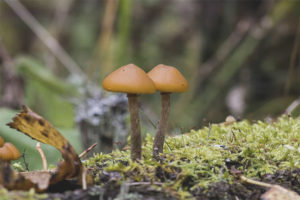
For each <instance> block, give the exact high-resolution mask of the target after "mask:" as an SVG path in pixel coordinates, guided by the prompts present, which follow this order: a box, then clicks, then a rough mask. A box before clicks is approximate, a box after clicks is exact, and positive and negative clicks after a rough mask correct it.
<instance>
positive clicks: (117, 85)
mask: <svg viewBox="0 0 300 200" xmlns="http://www.w3.org/2000/svg"><path fill="white" fill-rule="evenodd" d="M102 87H103V88H104V89H105V90H108V91H110V92H124V93H127V97H128V104H129V113H130V122H131V159H132V160H136V159H141V152H142V149H141V148H142V147H141V143H142V139H141V128H140V120H139V108H138V99H137V96H138V94H151V93H154V92H155V91H156V89H155V85H154V83H153V81H152V80H151V79H150V78H149V77H148V75H147V74H146V73H145V72H144V70H142V69H141V68H139V67H137V66H136V65H134V64H128V65H125V66H123V67H120V68H119V69H117V70H115V71H113V72H112V73H111V74H109V75H108V76H107V77H106V78H105V79H104V80H103V82H102Z"/></svg>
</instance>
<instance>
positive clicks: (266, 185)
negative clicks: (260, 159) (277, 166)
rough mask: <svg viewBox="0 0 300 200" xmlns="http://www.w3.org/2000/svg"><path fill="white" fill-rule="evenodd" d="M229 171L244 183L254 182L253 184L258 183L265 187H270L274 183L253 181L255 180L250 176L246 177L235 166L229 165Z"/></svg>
mask: <svg viewBox="0 0 300 200" xmlns="http://www.w3.org/2000/svg"><path fill="white" fill-rule="evenodd" d="M230 172H231V173H232V174H233V175H234V176H235V177H237V178H239V179H240V180H241V181H244V182H246V183H250V184H254V185H258V186H262V187H267V188H271V187H272V186H274V185H272V184H269V183H264V182H261V181H255V180H252V179H250V178H247V177H245V176H243V175H242V172H241V171H239V170H236V169H235V166H232V167H231V169H230Z"/></svg>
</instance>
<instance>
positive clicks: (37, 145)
mask: <svg viewBox="0 0 300 200" xmlns="http://www.w3.org/2000/svg"><path fill="white" fill-rule="evenodd" d="M36 150H37V151H38V152H39V153H40V156H41V158H42V161H43V169H44V171H47V169H48V166H47V159H46V156H45V154H44V152H43V150H42V148H41V144H40V143H39V142H38V143H36Z"/></svg>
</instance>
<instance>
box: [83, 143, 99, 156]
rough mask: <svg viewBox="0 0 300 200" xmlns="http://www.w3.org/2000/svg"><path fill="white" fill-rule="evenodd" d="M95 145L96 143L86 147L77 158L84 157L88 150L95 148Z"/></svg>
mask: <svg viewBox="0 0 300 200" xmlns="http://www.w3.org/2000/svg"><path fill="white" fill-rule="evenodd" d="M96 145H97V143H95V144H93V145H92V146H90V147H89V148H87V149H86V150H84V151H83V152H82V153H81V154H80V155H79V158H82V157H84V156H85V155H86V154H87V153H88V152H89V151H90V150H92V149H93V148H95V146H96Z"/></svg>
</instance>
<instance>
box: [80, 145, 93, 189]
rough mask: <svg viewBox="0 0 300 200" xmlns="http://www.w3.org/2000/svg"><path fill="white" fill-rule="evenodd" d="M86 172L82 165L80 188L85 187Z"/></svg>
mask: <svg viewBox="0 0 300 200" xmlns="http://www.w3.org/2000/svg"><path fill="white" fill-rule="evenodd" d="M95 146H96V145H95ZM86 174H87V168H85V167H83V169H82V189H83V190H86V189H87V184H86Z"/></svg>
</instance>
